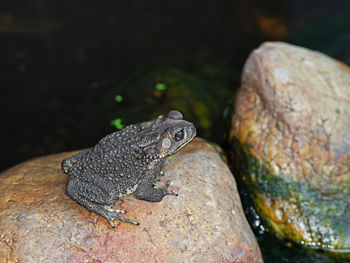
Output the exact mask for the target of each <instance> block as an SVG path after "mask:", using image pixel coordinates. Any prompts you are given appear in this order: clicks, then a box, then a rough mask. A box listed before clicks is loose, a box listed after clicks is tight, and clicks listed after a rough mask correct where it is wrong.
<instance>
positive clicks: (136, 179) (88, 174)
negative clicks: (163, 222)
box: [62, 110, 196, 227]
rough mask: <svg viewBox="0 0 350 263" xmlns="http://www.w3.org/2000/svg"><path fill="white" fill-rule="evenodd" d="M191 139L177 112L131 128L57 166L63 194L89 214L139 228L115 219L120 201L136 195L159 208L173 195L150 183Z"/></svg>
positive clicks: (190, 130)
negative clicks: (63, 175) (63, 177)
mask: <svg viewBox="0 0 350 263" xmlns="http://www.w3.org/2000/svg"><path fill="white" fill-rule="evenodd" d="M195 136H196V128H195V127H194V125H193V124H192V123H190V122H188V121H185V120H183V117H182V114H181V113H180V112H179V111H175V110H173V111H170V112H169V113H168V114H167V115H166V116H164V115H160V116H159V117H157V118H155V119H153V120H150V121H145V122H141V123H138V124H132V125H129V126H127V127H125V128H124V129H123V130H120V131H117V132H114V133H112V134H109V135H107V136H106V137H104V138H102V139H101V140H100V141H99V143H98V144H97V145H96V146H95V147H94V148H93V149H91V150H89V151H85V152H81V153H78V154H76V155H74V156H71V157H69V158H67V159H64V160H63V161H62V170H63V172H64V173H66V174H68V175H69V180H68V183H67V186H66V190H67V194H68V195H69V196H70V197H71V198H72V199H73V200H74V201H76V202H78V203H79V204H80V205H82V206H83V207H85V208H86V209H88V210H89V211H91V212H95V213H97V214H98V215H100V216H103V217H104V218H106V219H107V220H108V222H109V224H110V225H111V226H112V227H115V225H114V223H113V220H114V219H116V220H119V221H122V222H127V223H131V224H135V225H138V224H139V223H138V222H136V221H134V220H131V219H128V218H124V217H122V216H120V215H119V214H125V213H126V211H124V210H116V209H113V208H112V207H113V206H114V204H115V202H116V200H117V199H118V198H120V197H123V196H126V195H129V194H131V193H134V194H135V197H136V198H138V199H142V200H146V201H150V202H160V201H161V200H162V199H163V197H164V196H166V195H177V194H176V193H175V192H174V191H171V190H168V189H167V188H168V186H169V184H170V182H169V181H168V182H167V183H166V184H165V187H162V188H157V187H156V186H155V185H154V183H155V182H156V181H157V180H159V179H158V178H159V176H160V175H163V172H162V171H161V170H162V168H163V166H164V163H165V161H166V159H167V158H168V157H169V156H170V155H173V154H174V153H176V152H178V151H179V150H180V149H181V148H183V147H184V146H185V145H187V144H188V143H189V142H191V141H192V140H193V138H194V137H195Z"/></svg>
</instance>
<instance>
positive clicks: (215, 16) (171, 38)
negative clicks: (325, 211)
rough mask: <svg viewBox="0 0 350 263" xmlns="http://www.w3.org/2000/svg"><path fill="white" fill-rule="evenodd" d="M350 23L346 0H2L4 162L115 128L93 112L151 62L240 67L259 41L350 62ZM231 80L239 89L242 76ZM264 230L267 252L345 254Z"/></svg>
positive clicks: (277, 255) (80, 144)
mask: <svg viewBox="0 0 350 263" xmlns="http://www.w3.org/2000/svg"><path fill="white" fill-rule="evenodd" d="M349 25H350V1H348V0H344V1H326V0H318V1H316V0H314V1H302V0H290V1H287V0H266V1H259V0H244V1H243V0H241V1H232V0H222V1H217V2H215V1H159V0H156V1H152V2H150V1H141V0H131V1H111V0H110V1H103V2H102V3H100V2H96V1H81V0H76V1H43V0H33V1H7V0H5V1H1V3H0V50H1V51H0V87H1V89H0V100H1V104H0V105H1V106H0V107H1V111H0V117H1V124H2V125H1V139H2V140H1V141H2V147H1V159H0V170H3V169H5V168H7V167H9V166H11V165H14V164H16V163H18V162H21V161H24V160H26V159H28V158H32V157H35V156H40V155H44V154H49V153H55V152H60V151H66V150H72V149H78V148H85V147H88V146H91V145H94V144H95V143H96V141H97V140H98V138H100V137H102V136H104V135H105V134H106V133H108V132H111V131H113V130H114V129H115V128H114V127H113V126H112V125H110V124H109V123H108V125H106V128H103V129H92V127H93V126H94V124H95V122H93V121H92V120H93V119H94V118H92V117H91V116H97V115H96V114H97V113H96V110H97V109H101V105H105V104H104V103H105V102H106V100H108V98H110V97H111V96H115V95H116V93H117V92H118V89H119V88H120V87H121V86H122V83H123V82H124V81H125V80H127V79H129V78H130V77H131V76H133V74H134V73H135V72H138V71H140V70H143V69H144V68H148V67H150V66H151V65H155V64H156V65H162V66H169V65H170V66H174V65H176V66H178V67H182V66H181V65H189V64H191V65H192V64H193V63H199V64H201V63H203V64H204V63H208V64H210V65H215V66H217V68H225V69H228V70H229V71H230V72H231V73H232V76H239V74H240V72H241V69H242V67H243V64H244V61H245V59H246V58H247V56H248V55H249V53H250V52H251V51H252V49H254V48H256V47H257V46H258V45H259V44H260V43H262V42H263V41H286V42H290V43H294V44H298V45H302V46H305V47H308V48H311V49H317V50H319V51H322V52H325V53H326V54H329V55H330V56H333V57H334V58H337V59H339V60H341V61H343V62H345V63H348V64H350V27H349ZM185 67H186V66H185ZM228 83H229V85H230V87H231V88H232V93H233V92H234V90H235V89H236V88H237V87H238V86H239V78H237V77H232V78H230V82H228ZM135 96H138V94H137V93H135ZM130 106H135V105H130ZM136 106H137V105H136ZM125 121H126V122H128V120H125ZM84 125H85V126H84ZM78 127H86V128H85V129H83V130H79V129H78ZM89 127H91V128H89ZM72 134H75V135H76V134H79V136H74V137H72ZM199 135H200V134H199ZM209 139H214V140H216V141H217V139H215V138H209ZM258 238H259V239H260V240H261V241H260V244H261V246H262V251H263V253H264V257H265V261H266V262H340V261H334V260H332V259H328V258H327V257H325V256H323V255H320V254H312V255H311V256H310V254H309V253H306V252H303V251H299V250H298V249H295V250H294V249H291V248H290V247H288V246H286V245H285V244H282V245H281V244H280V242H275V243H273V242H272V241H271V242H270V241H266V240H270V237H267V235H260V236H259V235H258ZM272 240H274V239H272ZM264 244H266V245H264ZM267 244H270V246H269V245H267ZM271 244H273V248H271ZM306 254H307V255H306ZM282 255H283V256H282ZM310 257H311V258H312V261H305V260H311V259H310Z"/></svg>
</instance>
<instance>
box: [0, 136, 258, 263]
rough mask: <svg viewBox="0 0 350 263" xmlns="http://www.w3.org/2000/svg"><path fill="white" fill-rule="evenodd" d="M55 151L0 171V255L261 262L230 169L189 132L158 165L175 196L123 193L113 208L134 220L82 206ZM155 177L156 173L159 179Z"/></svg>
mask: <svg viewBox="0 0 350 263" xmlns="http://www.w3.org/2000/svg"><path fill="white" fill-rule="evenodd" d="M72 154H73V152H70V153H61V154H56V155H50V156H46V157H42V158H38V159H34V160H31V161H28V162H25V163H22V164H19V165H17V166H15V167H13V168H11V169H8V170H6V171H5V172H3V173H2V174H1V175H0V207H1V209H0V222H1V224H0V262H1V263H2V262H123V263H124V262H170V263H171V262H262V258H261V255H260V250H259V247H258V245H257V242H256V240H255V237H254V235H253V233H252V231H251V229H250V227H249V225H248V224H247V221H246V219H245V216H244V213H243V210H242V207H241V203H240V199H239V196H238V194H237V189H236V184H235V181H234V178H233V176H232V174H231V173H230V171H229V169H228V168H227V166H226V165H225V163H224V162H223V161H222V160H221V158H220V155H219V154H218V152H217V151H216V149H215V147H213V146H212V145H210V144H208V143H206V142H205V141H204V140H201V139H196V140H195V141H193V142H192V143H190V144H189V145H188V146H186V147H185V148H184V149H183V150H181V151H180V152H179V154H176V155H175V156H173V157H172V158H171V159H170V160H169V161H168V162H167V164H166V166H165V169H164V171H165V173H166V175H165V176H164V180H166V179H171V180H172V184H171V185H170V186H169V189H173V190H175V191H177V192H178V193H179V196H178V197H175V196H167V197H165V198H164V199H163V200H162V202H159V203H150V202H145V201H141V200H137V199H135V198H134V197H133V196H128V197H125V198H124V199H123V201H122V202H117V204H116V208H121V209H123V210H127V211H128V214H127V217H129V218H132V219H134V220H137V221H138V222H140V225H139V226H134V225H130V224H127V223H120V222H117V221H115V223H116V228H115V229H113V228H112V227H110V225H109V224H108V222H107V220H105V219H104V218H102V217H100V216H98V215H96V214H94V213H90V212H88V211H87V210H86V209H84V208H83V207H82V206H80V205H78V204H77V203H75V202H74V201H73V200H71V199H70V198H69V197H68V196H67V194H66V193H65V185H66V182H67V179H68V177H67V175H65V174H63V173H62V172H61V169H60V162H61V161H62V159H64V158H66V157H68V156H70V155H72ZM162 181H163V180H162Z"/></svg>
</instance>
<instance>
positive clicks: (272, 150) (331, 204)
mask: <svg viewBox="0 0 350 263" xmlns="http://www.w3.org/2000/svg"><path fill="white" fill-rule="evenodd" d="M230 139H231V144H232V148H231V149H232V151H233V156H234V159H233V163H234V166H235V169H236V170H237V171H240V175H239V176H241V177H242V178H243V181H244V182H245V183H246V185H247V186H248V187H249V190H250V192H251V194H252V196H253V199H254V203H255V206H256V208H257V210H258V212H259V213H260V215H261V216H262V217H263V218H264V219H266V221H267V222H268V224H269V225H270V227H271V229H272V230H273V231H274V232H275V233H276V234H277V235H278V236H279V237H281V238H288V239H289V240H292V241H294V242H296V243H298V244H300V245H302V246H308V247H312V248H317V249H322V250H326V251H329V252H331V253H336V254H342V255H343V256H349V254H350V253H349V252H350V224H349V222H350V209H348V208H349V207H350V172H349V171H350V69H349V67H347V66H346V65H344V64H342V63H340V62H338V61H336V60H333V59H332V58H329V57H327V56H325V55H323V54H321V53H319V52H314V51H310V50H307V49H305V48H300V47H296V46H292V45H289V44H285V43H265V44H263V45H261V46H260V47H259V48H258V49H257V50H255V51H253V52H252V54H251V55H250V57H249V58H248V60H247V62H246V64H245V67H244V73H243V76H242V84H241V88H240V90H239V92H238V96H237V99H236V102H235V107H234V114H233V117H232V128H231V133H230Z"/></svg>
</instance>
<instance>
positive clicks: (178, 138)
mask: <svg viewBox="0 0 350 263" xmlns="http://www.w3.org/2000/svg"><path fill="white" fill-rule="evenodd" d="M184 135H185V133H184V130H179V131H178V132H177V133H175V141H177V142H178V141H181V140H182V139H183V138H184Z"/></svg>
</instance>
